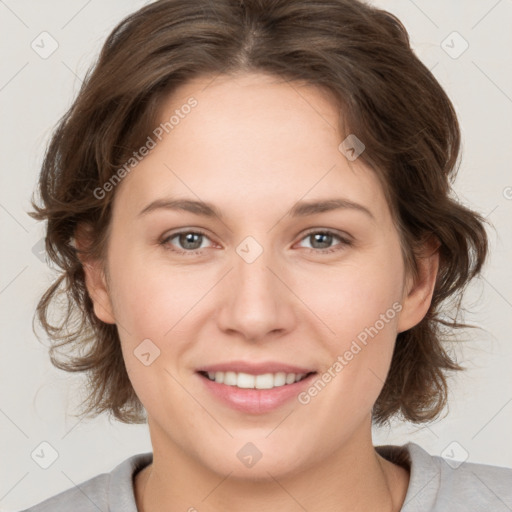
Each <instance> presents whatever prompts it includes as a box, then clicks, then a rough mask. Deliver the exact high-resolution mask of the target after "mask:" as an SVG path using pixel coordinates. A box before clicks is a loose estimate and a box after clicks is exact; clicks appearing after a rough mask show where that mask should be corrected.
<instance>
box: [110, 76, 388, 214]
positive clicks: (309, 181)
mask: <svg viewBox="0 0 512 512" xmlns="http://www.w3.org/2000/svg"><path fill="white" fill-rule="evenodd" d="M190 105H193V106H192V107H191V106H190ZM340 114H342V111H341V110H340V107H339V106H338V104H337V102H336V101H335V99H334V98H333V97H332V96H331V95H330V94H329V93H328V92H327V91H325V90H323V89H320V88H317V87H314V86H311V85H307V84H301V83H297V82H285V81H283V80H282V79H279V78H277V77H273V76H270V75H265V74H255V73H251V74H245V75H236V76H224V75H222V76H217V77H216V76H213V77H212V76H206V77H199V78H196V79H194V80H191V81H189V82H187V83H185V84H183V85H182V86H180V87H179V88H178V89H176V90H175V91H174V92H173V93H172V94H171V95H170V96H169V97H168V98H167V99H166V101H165V102H164V103H163V104H162V107H161V109H160V119H159V123H160V124H159V126H156V127H155V131H154V132H153V134H152V135H151V136H152V138H153V140H154V142H155V146H154V148H153V149H152V150H151V152H150V154H149V155H148V156H146V157H145V158H143V159H142V160H141V162H140V163H138V164H137V165H136V167H134V169H133V170H132V171H131V172H130V173H129V174H128V176H127V177H126V178H125V179H124V180H123V181H122V183H121V185H120V186H118V189H117V190H116V200H115V203H123V204H125V206H127V205H129V209H130V210H131V211H133V212H134V213H135V210H137V212H138V211H140V209H142V208H143V207H144V206H145V204H147V202H149V201H151V200H154V199H155V198H157V197H165V196H170V195H172V196H186V197H191V196H195V199H199V200H204V201H208V202H212V203H215V204H219V202H221V203H222V204H223V205H225V208H226V209H229V207H232V208H233V209H234V211H236V213H237V214H240V213H241V212H243V214H246V215H254V214H259V215H260V216H261V215H262V214H263V212H262V209H263V208H264V209H265V210H269V209H272V210H273V214H274V215H275V213H276V212H277V211H280V210H282V209H283V206H288V208H289V207H291V206H292V205H293V204H294V203H295V202H296V201H298V200H300V199H301V198H303V199H307V200H310V199H316V198H326V197H333V196H340V197H347V198H349V199H351V200H354V201H359V202H364V203H366V204H369V205H371V207H372V209H373V211H374V212H375V215H376V216H378V215H379V213H380V214H381V215H382V214H383V213H384V212H383V211H381V212H379V209H380V210H382V209H384V210H385V209H386V208H387V205H386V204H385V201H384V198H383V194H382V190H381V187H380V184H379V182H378V180H377V177H376V176H375V175H374V174H373V172H372V171H371V170H369V169H368V168H367V167H366V166H365V165H364V163H363V162H362V160H361V159H359V160H355V161H352V162H351V161H349V160H348V159H347V158H346V156H345V155H344V154H343V153H342V152H341V151H340V148H339V146H340V143H341V142H342V140H343V138H342V134H341V133H340V129H339V123H340ZM160 132H161V137H160V138H161V140H160V139H159V138H157V137H156V136H155V135H154V134H155V133H160ZM222 209H223V210H224V208H222Z"/></svg>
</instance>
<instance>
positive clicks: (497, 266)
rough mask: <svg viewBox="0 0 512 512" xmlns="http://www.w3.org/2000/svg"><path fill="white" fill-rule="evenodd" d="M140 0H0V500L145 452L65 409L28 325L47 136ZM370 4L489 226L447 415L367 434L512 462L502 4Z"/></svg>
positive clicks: (506, 54)
mask: <svg viewBox="0 0 512 512" xmlns="http://www.w3.org/2000/svg"><path fill="white" fill-rule="evenodd" d="M145 3H147V2H142V1H140V0H139V1H137V0H111V1H109V2H99V1H97V0H92V1H91V0H90V1H85V0H72V1H67V2H58V1H56V0H52V1H50V0H48V1H45V2H42V1H40V0H4V1H2V0H0V34H2V36H1V37H2V44H1V46H0V48H1V52H2V54H1V60H0V62H1V71H0V105H1V109H2V110H1V112H2V117H1V119H2V123H1V130H2V131H1V137H0V144H1V156H2V162H1V172H0V180H1V182H0V221H1V236H2V264H1V265H0V272H1V273H0V302H1V307H0V314H1V315H2V316H1V322H2V323H1V325H2V331H1V332H2V345H1V348H2V350H1V354H2V357H0V376H1V385H0V390H1V395H0V429H1V433H2V435H1V436H0V461H1V463H0V468H1V471H0V509H1V510H6V511H9V510H19V509H21V508H25V507H28V506H29V505H32V504H34V503H35V502H38V501H41V500H42V499H44V498H46V497H49V496H52V495H54V494H56V493H58V492H60V491H62V490H64V489H67V488H69V487H71V486H73V485H76V484H79V483H81V482H83V481H84V480H86V479H88V478H91V477H92V476H95V475H97V474H99V473H102V472H105V471H110V470H111V469H112V468H113V467H114V466H115V465H116V464H118V463H119V462H120V461H122V460H124V459H125V458H127V457H128V456H130V455H132V454H135V453H139V452H144V451H150V450H151V444H150V442H149V435H148V431H147V426H145V425H142V426H134V425H124V424H121V423H117V422H116V423H109V422H108V421H107V420H106V418H105V417H101V418H98V419H97V420H95V421H91V422H85V421H83V422H81V423H78V421H77V420H76V418H74V417H73V416H72V413H73V412H74V406H75V405H76V404H77V396H78V394H79V392H80V391H79V390H80V385H81V383H82V382H83V381H82V377H80V376H74V375H68V374H66V373H65V372H61V371H60V370H57V369H55V368H54V367H53V366H52V365H51V363H50V361H49V358H48V355H47V351H46V349H45V347H44V345H42V344H41V343H40V342H39V341H38V340H37V339H36V338H35V336H34V334H33V332H32V327H31V323H32V316H33V314H34V310H35V307H36V304H37V300H38V298H39V296H40V295H41V294H42V293H43V291H44V290H45V289H46V287H47V286H48V285H49V283H50V282H51V281H52V279H53V278H52V276H53V274H52V272H51V271H50V270H49V268H48V267H47V266H46V264H45V263H44V262H43V261H41V260H40V259H39V258H38V257H36V255H35V254H34V251H33V248H34V246H36V247H37V244H38V242H39V241H40V239H41V237H42V235H43V226H42V225H38V224H37V223H36V222H35V221H34V220H32V219H31V218H30V217H28V215H27V214H26V211H27V210H28V209H29V199H30V196H31V193H32V191H33V189H34V186H35V183H36V179H37V176H38V172H39V166H40V164H41V161H42V157H43V154H44V148H45V145H46V143H47V141H48V138H49V136H50V133H51V131H52V128H53V127H54V126H55V124H56V122H57V121H58V119H59V118H60V116H61V115H62V114H64V112H65V111H66V110H67V108H68V107H69V106H70V104H71V102H72V99H73V98H74V96H75V95H76V93H77V91H78V89H79V86H80V77H82V76H83V75H84V73H85V71H86V69H87V68H88V67H89V65H90V64H91V63H92V61H93V59H94V58H95V56H96V55H97V53H98V52H99V49H100V47H101V45H102V43H103V41H104V39H105V37H106V36H107V34H108V33H109V32H110V30H111V29H112V28H113V27H114V25H115V24H116V23H117V22H118V21H120V20H121V19H122V18H123V17H124V16H125V15H127V14H128V13H131V12H132V11H134V10H136V9H137V8H139V7H141V6H142V5H144V4H145ZM373 3H374V4H375V5H377V6H379V7H382V8H384V9H387V10H389V11H391V12H393V13H395V14H396V15H397V16H398V17H399V18H400V19H401V20H402V22H403V23H404V24H405V26H406V28H407V29H408V31H409V33H410V36H411V40H412V43H413V47H414V49H415V50H416V52H417V54H418V56H419V57H420V58H421V59H422V60H423V62H424V63H425V64H426V65H427V66H428V67H429V68H431V69H432V70H433V73H434V74H435V75H436V77H437V78H438V80H439V81H440V82H441V84H442V85H443V87H444V88H445V89H446V91H447V92H448V94H449V96H450V97H451V98H452V100H453V102H454V104H455V107H456V110H457V112H458V115H459V119H460V122H461V125H462V132H463V157H462V165H461V169H460V175H459V178H458V181H457V183H456V187H455V189H456V192H457V195H458V196H459V198H460V199H461V201H463V202H464V203H465V204H468V205H470V206H472V207H473V208H475V209H477V210H478V211H480V212H481V213H483V214H484V215H485V216H486V217H487V218H488V219H489V220H490V221H491V222H492V223H493V224H494V226H495V230H494V231H490V233H489V234H490V238H491V246H492V247H491V250H492V254H491V258H490V261H489V264H488V266H487V267H486V269H485V271H484V274H483V277H482V278H481V279H479V280H477V281H475V283H474V284H473V285H472V286H471V287H470V290H469V292H470V293H469V295H468V300H467V301H466V305H467V307H469V308H470V309H471V314H469V315H468V316H467V317H466V320H467V321H469V322H472V323H475V324H476V325H478V326H479V327H480V329H478V330H474V331H472V332H467V333H464V334H465V335H466V338H467V339H468V340H469V342H468V343H467V344H466V345H465V347H464V349H463V350H459V351H458V358H459V360H460V361H462V362H463V364H464V365H466V366H467V367H468V368H469V369H468V371H467V372H465V373H464V374H461V375H458V376H457V377H456V378H455V379H453V380H452V382H451V386H452V393H451V396H450V403H449V408H448V410H449V415H448V416H447V417H446V418H445V419H442V420H441V421H438V422H436V423H434V424H432V425H429V426H424V427H418V426H410V425H397V426H396V427H395V428H393V430H392V431H388V430H381V431H376V432H375V438H374V443H375V444H403V443H405V442H407V441H409V440H411V441H414V442H417V443H418V444H420V445H421V446H423V447H425V448H426V449H427V450H428V451H430V453H432V454H439V455H444V456H445V457H446V459H447V461H450V462H451V463H452V464H453V459H463V458H466V457H467V458H468V459H467V460H469V461H472V462H482V463H487V464H496V465H502V466H512V445H511V443H510V428H511V426H512V371H511V368H512V365H511V362H512V342H511V338H510V332H511V327H512V322H511V316H512V285H511V283H512V270H511V264H510V262H511V261H512V231H511V227H512V226H511V224H512V222H511V219H512V173H511V171H510V169H511V167H510V162H511V161H512V149H511V148H512V144H511V142H512V139H511V136H512V121H511V120H512V71H511V68H512V67H511V64H512V58H511V49H512V31H511V30H510V27H511V26H512V1H511V0H500V1H497V0H475V1H462V0H461V1H453V0H452V1H442V0H435V1H427V0H416V1H412V0H396V1H386V0H378V1H375V2H373ZM43 31H47V32H48V33H50V34H51V36H52V38H54V39H55V40H56V41H57V43H58V48H57V49H56V51H55V52H54V53H53V54H52V55H50V56H49V57H48V58H45V59H44V58H41V57H40V56H39V55H38V53H36V51H34V50H33V49H32V48H31V43H32V41H35V43H34V45H36V44H38V45H39V51H40V52H44V51H48V49H49V48H51V46H50V44H51V41H50V40H49V39H45V40H43V41H42V38H43V37H47V36H40V34H41V32H43ZM454 31H456V32H458V33H459V34H460V36H461V37H462V38H463V39H464V40H465V41H467V43H468V44H469V47H468V48H467V50H466V51H464V53H462V54H461V55H460V56H458V57H457V58H453V57H454V56H456V54H458V53H459V52H460V50H461V49H463V45H464V41H463V40H462V39H461V37H459V36H458V35H456V34H455V35H453V34H452V33H453V32H454ZM443 41H445V42H444V43H443ZM447 52H450V53H451V55H449V53H447ZM44 441H46V442H48V443H50V445H51V446H53V448H54V449H55V450H56V451H57V453H58V458H57V460H56V461H55V462H54V463H53V464H52V465H51V466H50V467H49V468H48V469H42V468H41V467H40V466H39V465H38V464H36V462H34V460H33V459H32V457H31V453H33V452H34V450H35V449H36V448H37V449H38V450H39V451H40V449H41V448H40V447H39V445H40V443H42V442H44ZM38 447H39V448H38ZM45 453H49V450H48V449H47V450H45ZM455 465H456V464H455Z"/></svg>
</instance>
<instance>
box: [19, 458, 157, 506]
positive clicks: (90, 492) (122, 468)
mask: <svg viewBox="0 0 512 512" xmlns="http://www.w3.org/2000/svg"><path fill="white" fill-rule="evenodd" d="M152 459H153V454H152V453H151V452H149V453H139V454H137V455H133V456H131V457H129V458H128V459H125V460H124V461H122V462H121V463H120V464H118V465H117V466H116V467H115V468H114V469H113V470H112V471H111V472H110V473H102V474H100V475H97V476H95V477H93V478H91V479H89V480H87V481H85V482H82V483H81V484H79V485H77V486H74V487H71V488H70V489H67V490H65V491H62V492H61V493H59V494H57V495H55V496H52V497H50V498H47V499H46V500H44V501H42V502H40V503H38V504H36V505H34V506H32V507H30V508H28V509H26V510H23V511H21V512H69V511H70V510H72V511H73V512H97V511H98V510H109V511H111V512H121V511H122V512H137V507H136V505H135V496H134V489H133V476H134V475H135V473H136V472H137V471H139V470H140V469H142V468H143V467H145V466H147V465H148V464H150V463H151V462H152Z"/></svg>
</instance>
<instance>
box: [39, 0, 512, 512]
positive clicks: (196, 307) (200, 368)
mask: <svg viewBox="0 0 512 512" xmlns="http://www.w3.org/2000/svg"><path fill="white" fill-rule="evenodd" d="M459 145H460V132H459V127H458V122H457V118H456V115H455V112H454V109H453V106H452V104H451V102H450V100H449V99H448V97H447V96H446V94H445V92H444V91H443V89H442V88H441V86H440V85H439V84H438V82H437V81H436V80H435V78H434V77H433V75H432V74H431V73H430V72H429V71H428V69H427V68H426V67H425V66H424V65H423V64H422V63H421V62H420V60H419V59H418V58H417V57H416V56H415V55H414V53H413V52H412V50H411V48H410V45H409V40H408V36H407V33H406V31H405V29H404V27H403V26H402V25H401V23H400V22H399V21H398V20H397V19H396V18H395V17H394V16H392V15H391V14H389V13H387V12H384V11H381V10H378V9H375V8H373V7H370V6H368V5H365V4H363V3H359V2H355V1H354V0H328V1H325V2H315V1H311V0H247V1H240V2H238V1H232V0H215V1H213V2H212V1H195V2H179V1H177V0H170V1H169V0H160V1H157V2H155V3H152V4H150V5H147V6H145V7H144V8H142V9H141V10H140V11H138V12H136V13H134V14H133V15H132V16H130V17H128V18H127V19H126V20H124V21H123V22H122V23H120V24H119V26H118V27H116V28H115V29H114V31H113V32H112V34H111V35H110V36H109V38H108V40H107V41H106V43H105V45H104V48H103V50H102V53H101V55H100V58H99V61H98V63H97V65H96V66H95V68H94V70H92V72H91V73H90V75H89V76H88V78H87V79H86V80H85V82H84V85H83V87H82V89H81V91H80V94H79V95H78V98H77V99H76V101H75V103H74V104H73V106H72V107H71V109H70V110H69V112H68V113H67V115H66V116H65V117H64V119H63V120H62V122H61V124H60V125H59V127H58V129H57V130H56V132H55V134H54V136H53V139H52V141H51V144H50V146H49V150H48V152H47V155H46V157H45V161H44V164H43V168H42V172H41V178H40V184H39V190H40V194H41V199H42V205H41V206H38V205H36V204H35V203H34V208H35V212H34V214H33V216H34V217H35V218H36V219H39V220H44V219H46V220H48V232H47V238H46V243H47V251H48V253H49V255H50V257H51V258H52V259H53V260H54V261H55V262H56V263H57V264H59V265H60V267H61V268H62V270H63V273H62V277H61V278H60V279H59V280H58V281H57V282H55V283H54V285H53V286H52V287H51V288H50V289H49V290H48V291H47V293H46V294H45V296H44V297H43V298H42V299H41V302H40V304H39V306H38V314H39V319H40V320H41V322H42V324H43V326H45V327H46V329H47V331H48V333H49V334H51V337H52V339H53V340H55V341H57V342H58V343H59V344H60V345H58V346H62V345H71V346H75V345H78V344H81V345H82V348H81V352H80V354H79V355H78V354H77V355H76V357H75V359H74V360H73V361H71V362H63V361H59V360H58V359H57V358H55V357H54V355H53V352H52V361H53V362H54V364H56V365H57V366H58V367H59V368H62V369H66V370H69V371H86V372H87V373H88V375H89V383H90V384H89V385H90V395H89V397H88V399H87V402H86V404H85V405H86V409H85V410H84V413H85V414H90V413H93V414H99V413H100V412H103V411H107V412H109V413H111V414H113V415H114V417H116V418H117V419H119V420H120V421H124V422H127V423H141V422H145V421H146V420H147V422H148V426H149V431H150V435H151V442H152V447H153V452H152V453H147V454H139V455H135V456H133V457H130V458H129V459H127V460H126V461H124V462H123V463H121V464H120V465H119V466H118V467H116V468H115V469H114V470H113V471H112V472H111V473H110V474H104V475H98V476H97V477H95V478H93V479H91V480H89V481H87V482H85V483H83V484H81V486H80V489H76V488H73V489H69V490H67V491H64V492H63V493H61V494H59V495H57V496H54V497H53V498H50V499H48V500H46V501H45V502H43V503H41V504H39V505H36V506H35V507H32V508H30V509H29V510H31V511H37V512H42V511H43V510H52V511H55V510H69V509H73V510H83V511H85V510H96V509H100V510H106V509H109V510H112V511H121V510H123V511H133V512H134V511H136V510H138V511H141V512H149V511H159V510H171V511H174V510H189V511H193V510H199V511H218V510H223V511H229V510H241V509H244V510H255V511H256V510H258V511H261V510H276V509H279V510H285V511H288V510H289V511H292V510H300V509H302V510H308V511H310V512H312V511H315V510H333V511H334V510H336V511H348V510H358V511H367V510H368V511H370V510H372V511H375V510H379V511H383V512H387V511H399V510H401V511H404V512H409V511H433V510H450V511H456V510H468V509H470V508H471V509H475V510H498V507H501V506H503V504H505V505H506V506H509V507H510V506H511V503H512V494H511V493H510V490H509V487H510V486H509V485H508V484H509V482H510V477H511V475H512V470H508V469H504V468H497V467H492V466H484V465H479V464H468V463H465V464H463V465H462V466H460V467H458V468H457V469H456V470H455V469H453V468H452V467H450V466H448V465H447V464H446V463H445V462H444V461H443V460H442V459H440V458H439V457H432V456H430V455H429V454H428V453H427V452H426V451H424V450H423V449H422V448H420V447H419V446H417V445H415V444H413V443H408V444H406V445H405V446H401V447H400V446H386V447H383V446H381V447H374V446H373V443H372V437H371V427H372V424H377V425H380V424H384V423H386V422H387V421H388V420H389V419H390V418H392V417H394V416H399V417H402V418H404V419H406V420H410V421H413V422H416V423H421V422H425V421H429V420H432V419H434V418H436V417H438V416H439V414H440V413H441V411H442V409H443V406H444V405H445V403H446V393H447V389H446V379H445V375H446V372H450V371H453V370H457V369H459V368H460V367H459V366H458V365H457V364H456V363H455V362H453V361H452V360H451V359H450V357H449V356H448V355H447V353H446V352H445V349H444V348H443V345H442V339H441V333H442V329H441V328H442V327H443V328H444V327H450V328H456V327H458V326H459V324H458V323H457V321H456V320H455V319H453V320H449V318H450V317H449V316H447V314H446V313H447V301H448V300H453V299H454V298H455V299H457V298H459V299H460V297H461V294H462V291H463V289H464V287H465V286H466V284H467V283H468V282H469V281H470V280H471V279H472V278H473V277H474V276H476V275H478V273H479V272H480V269H481V267H482V265H483V263H484V261H485V258H486V255H487V237H486V232H485V229H484V225H483V222H484V221H483V219H482V217H481V216H480V215H478V214H477V213H476V212H473V211H471V210H469V209H468V208H466V207H464V206H462V205H460V204H458V203H457V202H456V201H455V200H454V199H453V198H452V196H451V194H450V192H451V189H450V181H451V180H452V179H453V177H454V175H455V172H456V161H457V157H458V154H459ZM61 286H64V289H65V290H66V293H67V297H68V299H69V305H70V307H69V309H68V315H67V317H66V318H65V319H64V320H63V321H62V323H61V324H60V325H58V326H52V325H50V323H49V321H48V316H49V311H50V309H49V307H50V305H51V304H52V302H53V300H54V299H55V298H56V296H57V293H58V291H59V287H61ZM74 313H78V314H79V315H80V316H79V318H80V321H78V322H77V321H76V318H75V319H73V316H72V315H73V314H74ZM86 343H87V350H85V351H84V346H85V344H86ZM56 346H57V344H56ZM479 480H480V481H484V482H486V483H487V485H488V488H485V487H482V486H481V485H480V486H478V485H476V483H477V482H478V481H479Z"/></svg>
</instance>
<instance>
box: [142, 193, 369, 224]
mask: <svg viewBox="0 0 512 512" xmlns="http://www.w3.org/2000/svg"><path fill="white" fill-rule="evenodd" d="M160 209H164V210H182V211H186V212H190V213H194V214H196V215H201V216H203V217H218V218H219V219H222V218H223V216H222V213H221V211H220V210H219V209H218V208H217V207H216V206H214V205H213V204H211V203H207V202H204V201H195V200H191V199H172V198H161V199H156V200H155V201H153V202H151V203H149V204H148V205H147V206H146V207H145V208H143V209H142V210H141V211H140V212H139V214H138V217H142V216H144V215H147V214H148V213H150V212H153V211H155V210H160ZM340 209H350V210H356V211H359V212H362V213H364V214H366V215H368V216H369V217H370V218H371V219H373V220H375V217H374V215H373V214H372V212H371V211H370V210H369V209H368V208H366V206H363V205H362V204H359V203H355V202H354V201H350V200H348V199H342V198H333V199H323V200H321V201H298V202H297V203H295V204H294V206H293V207H292V208H291V209H290V210H289V211H288V212H287V213H286V214H285V215H287V214H288V215H290V216H291V217H307V216H309V215H315V214H318V213H323V212H328V211H332V210H340Z"/></svg>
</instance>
